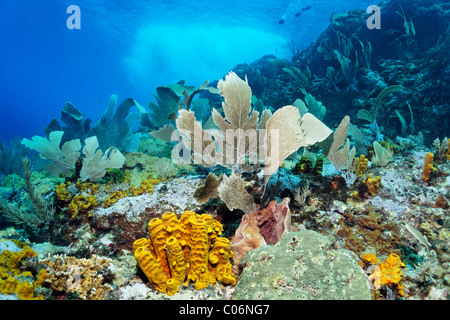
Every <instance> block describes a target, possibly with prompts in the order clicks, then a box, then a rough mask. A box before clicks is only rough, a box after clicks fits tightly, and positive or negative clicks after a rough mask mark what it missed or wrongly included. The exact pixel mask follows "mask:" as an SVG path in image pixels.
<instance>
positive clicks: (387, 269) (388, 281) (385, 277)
mask: <svg viewBox="0 0 450 320" xmlns="http://www.w3.org/2000/svg"><path fill="white" fill-rule="evenodd" d="M404 267H406V265H405V264H404V263H403V262H402V261H401V260H400V257H399V256H398V255H396V254H394V253H391V254H390V255H389V257H387V258H386V261H385V262H381V263H380V264H379V265H377V266H376V267H375V270H374V271H373V272H372V274H371V275H370V276H369V280H372V281H373V284H374V286H375V288H377V289H380V288H381V285H397V292H398V294H399V295H400V296H404V292H403V288H404V287H403V285H401V284H400V281H401V280H402V276H403V273H402V268H404Z"/></svg>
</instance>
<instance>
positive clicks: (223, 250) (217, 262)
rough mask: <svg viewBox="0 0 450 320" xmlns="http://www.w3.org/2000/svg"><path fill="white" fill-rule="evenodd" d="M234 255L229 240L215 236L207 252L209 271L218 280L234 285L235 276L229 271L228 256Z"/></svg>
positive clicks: (230, 266)
mask: <svg viewBox="0 0 450 320" xmlns="http://www.w3.org/2000/svg"><path fill="white" fill-rule="evenodd" d="M233 256H234V254H233V251H231V245H230V240H228V239H227V238H217V240H216V242H214V246H213V248H212V250H211V252H210V254H209V257H208V258H209V271H210V272H211V274H212V275H213V276H214V277H215V278H216V279H217V280H219V281H220V282H222V283H224V284H232V285H236V278H235V277H234V276H233V273H232V272H231V268H232V265H231V262H230V258H232V257H233Z"/></svg>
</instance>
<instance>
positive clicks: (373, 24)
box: [366, 5, 381, 30]
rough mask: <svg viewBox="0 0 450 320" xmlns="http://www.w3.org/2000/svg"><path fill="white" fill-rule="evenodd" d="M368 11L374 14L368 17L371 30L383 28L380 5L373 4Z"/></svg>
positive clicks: (368, 26) (368, 25)
mask: <svg viewBox="0 0 450 320" xmlns="http://www.w3.org/2000/svg"><path fill="white" fill-rule="evenodd" d="M366 12H367V13H371V14H372V15H371V16H370V17H369V18H367V21H366V25H367V28H369V29H370V30H372V29H381V10H380V7H378V6H376V5H371V6H369V7H368V8H367V10H366Z"/></svg>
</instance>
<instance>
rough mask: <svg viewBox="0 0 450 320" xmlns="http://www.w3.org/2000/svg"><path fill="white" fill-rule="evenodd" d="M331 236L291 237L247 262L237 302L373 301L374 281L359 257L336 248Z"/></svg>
mask: <svg viewBox="0 0 450 320" xmlns="http://www.w3.org/2000/svg"><path fill="white" fill-rule="evenodd" d="M330 245H331V243H330V241H329V240H328V238H327V237H325V236H323V235H321V234H319V233H317V232H314V231H310V230H303V231H298V232H289V233H287V234H286V235H285V236H284V237H283V239H281V241H280V242H279V243H277V244H275V245H265V246H261V247H259V248H257V249H255V250H252V251H250V252H249V253H248V254H246V255H245V257H244V258H243V259H242V260H241V264H242V266H243V271H242V275H241V278H240V280H239V281H238V283H237V285H236V291H235V293H234V295H233V299H236V300H241V299H250V300H260V299H267V300H269V299H279V300H281V299H283V300H299V299H301V300H331V299H333V300H337V299H348V300H351V299H358V300H365V299H367V300H370V299H371V291H370V288H369V281H368V278H367V276H366V275H365V274H364V272H363V270H362V268H361V267H360V266H358V260H359V259H358V257H357V256H356V255H355V254H353V253H352V252H350V251H348V250H344V249H331V248H330Z"/></svg>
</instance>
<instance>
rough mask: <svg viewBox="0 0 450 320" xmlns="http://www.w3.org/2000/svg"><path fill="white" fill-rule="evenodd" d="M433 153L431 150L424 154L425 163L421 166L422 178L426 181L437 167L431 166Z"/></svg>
mask: <svg viewBox="0 0 450 320" xmlns="http://www.w3.org/2000/svg"><path fill="white" fill-rule="evenodd" d="M433 161H434V154H433V153H432V152H428V153H427V155H426V156H425V164H424V166H423V172H422V179H423V180H425V181H428V180H429V179H430V176H431V174H432V173H433V172H435V171H436V170H437V169H436V168H435V167H434V166H433Z"/></svg>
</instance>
